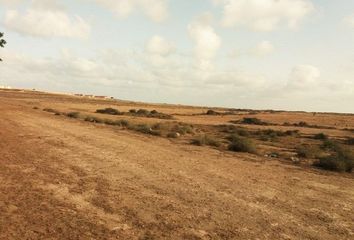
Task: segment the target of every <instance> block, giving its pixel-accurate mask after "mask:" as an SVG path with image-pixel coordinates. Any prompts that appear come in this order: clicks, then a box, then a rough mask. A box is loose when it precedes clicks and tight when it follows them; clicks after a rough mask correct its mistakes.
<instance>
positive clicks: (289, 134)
mask: <svg viewBox="0 0 354 240" xmlns="http://www.w3.org/2000/svg"><path fill="white" fill-rule="evenodd" d="M284 134H285V135H286V136H296V135H298V134H299V130H287V131H285V132H284Z"/></svg>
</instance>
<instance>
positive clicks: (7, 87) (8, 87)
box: [0, 86, 12, 89]
mask: <svg viewBox="0 0 354 240" xmlns="http://www.w3.org/2000/svg"><path fill="white" fill-rule="evenodd" d="M0 88H1V89H12V87H10V86H0Z"/></svg>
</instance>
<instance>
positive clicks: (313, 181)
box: [0, 100, 354, 239]
mask: <svg viewBox="0 0 354 240" xmlns="http://www.w3.org/2000/svg"><path fill="white" fill-rule="evenodd" d="M19 105H21V103H20V104H9V103H8V102H7V101H5V100H0V106H1V109H2V114H1V116H0V126H1V128H0V139H1V143H0V147H1V148H0V149H1V157H0V211H1V213H2V214H1V215H0V239H354V187H353V186H354V179H353V178H352V177H351V176H350V175H341V174H334V173H327V172H323V171H316V170H304V169H301V168H298V167H294V166H290V165H285V164H282V163H279V162H277V161H263V159H261V158H256V157H254V156H252V155H247V154H229V153H223V152H219V151H217V150H213V149H210V148H207V147H202V148H200V147H195V146H189V145H181V144H174V143H173V142H172V141H170V140H167V139H162V138H157V137H147V136H144V135H139V134H135V133H131V132H128V131H122V130H117V129H115V128H110V127H105V126H95V125H92V124H88V123H85V122H80V121H77V120H71V119H67V118H64V117H56V116H53V115H50V114H48V113H44V112H42V111H36V110H32V109H30V108H28V107H27V108H26V107H23V106H19Z"/></svg>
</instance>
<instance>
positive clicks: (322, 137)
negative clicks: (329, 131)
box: [313, 133, 328, 140]
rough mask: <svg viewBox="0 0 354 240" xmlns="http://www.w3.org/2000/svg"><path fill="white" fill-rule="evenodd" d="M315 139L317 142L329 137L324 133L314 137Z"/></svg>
mask: <svg viewBox="0 0 354 240" xmlns="http://www.w3.org/2000/svg"><path fill="white" fill-rule="evenodd" d="M313 139H317V140H327V139H328V136H327V135H326V134H324V133H317V134H315V135H314V136H313Z"/></svg>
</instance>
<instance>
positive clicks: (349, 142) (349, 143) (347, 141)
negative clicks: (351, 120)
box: [345, 137, 354, 145]
mask: <svg viewBox="0 0 354 240" xmlns="http://www.w3.org/2000/svg"><path fill="white" fill-rule="evenodd" d="M345 143H346V144H348V145H354V138H353V137H349V138H348V139H347V140H345Z"/></svg>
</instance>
